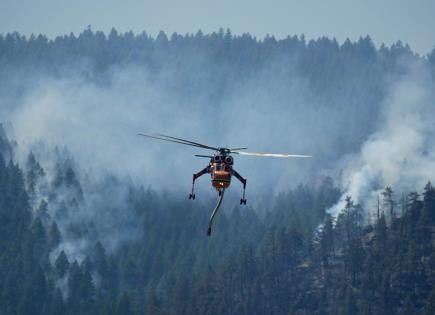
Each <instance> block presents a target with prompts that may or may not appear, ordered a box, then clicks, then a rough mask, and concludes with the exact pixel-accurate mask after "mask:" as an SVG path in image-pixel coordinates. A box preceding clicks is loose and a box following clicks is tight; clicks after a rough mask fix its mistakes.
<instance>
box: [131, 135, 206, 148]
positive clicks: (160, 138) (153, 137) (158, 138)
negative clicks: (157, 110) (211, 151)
mask: <svg viewBox="0 0 435 315" xmlns="http://www.w3.org/2000/svg"><path fill="white" fill-rule="evenodd" d="M138 135H139V136H142V137H147V138H152V139H157V140H163V141H168V142H173V143H179V144H184V145H190V146H192V147H195V148H201V149H208V148H206V147H203V146H200V145H196V144H190V143H186V142H181V141H176V140H171V139H165V138H162V137H157V136H151V135H146V134H143V133H138Z"/></svg>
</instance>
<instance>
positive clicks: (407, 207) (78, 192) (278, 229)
mask: <svg viewBox="0 0 435 315" xmlns="http://www.w3.org/2000/svg"><path fill="white" fill-rule="evenodd" d="M56 172H58V173H56V176H55V177H54V178H53V180H52V181H49V182H47V183H46V185H47V187H45V189H47V192H48V196H49V197H48V198H47V200H45V199H43V200H41V201H40V204H39V205H38V206H37V207H32V203H34V200H35V198H36V195H37V194H36V193H35V191H36V190H38V189H39V188H38V189H36V187H40V184H41V182H43V178H44V177H45V171H44V169H43V168H42V167H41V166H40V164H39V163H38V161H37V160H35V158H34V156H33V155H30V156H29V159H28V161H27V165H26V166H25V168H24V169H21V168H20V167H19V166H18V165H16V164H14V162H13V161H9V162H6V161H5V159H4V158H3V155H2V156H1V158H0V180H1V190H0V225H1V228H0V231H1V238H0V240H1V241H0V247H1V255H0V276H1V279H2V281H1V288H0V290H1V291H0V292H1V295H0V306H1V307H0V309H1V310H2V314H30V313H31V314H89V313H96V314H289V313H290V314H336V313H338V314H396V313H399V314H416V313H417V312H421V314H433V312H434V310H435V282H434V281H435V280H434V279H435V277H434V274H435V255H434V233H433V232H434V230H435V189H434V187H433V186H432V185H431V184H430V183H428V184H427V185H426V187H425V188H424V190H423V192H422V193H421V195H420V194H418V193H417V192H412V193H410V194H409V195H408V196H407V197H406V198H405V199H404V200H402V202H401V203H400V204H396V203H395V202H394V201H393V200H394V198H393V191H392V189H391V188H389V187H387V188H386V189H385V191H384V192H383V194H382V199H381V203H380V205H379V209H378V211H379V212H378V213H379V217H378V219H377V220H376V222H375V223H374V224H373V225H370V224H367V223H366V221H365V220H364V216H363V212H364V209H362V208H361V207H360V206H359V205H356V204H354V203H353V202H352V200H351V198H350V197H349V198H347V200H346V206H345V207H344V209H342V212H341V214H340V215H339V217H338V218H337V220H336V222H335V223H334V222H333V220H332V218H331V216H330V215H328V214H325V209H326V208H328V207H330V206H331V205H333V204H334V203H335V202H336V201H337V200H338V197H339V191H338V190H337V189H335V188H334V187H333V183H332V180H331V179H330V178H326V179H324V180H323V182H322V183H321V185H320V186H318V187H316V188H312V187H307V186H302V185H300V186H298V187H297V188H295V189H294V190H291V191H288V192H286V193H282V194H280V195H278V196H276V197H275V198H274V201H273V204H274V206H273V208H272V209H270V211H268V212H267V215H266V217H264V218H261V219H260V218H259V217H258V216H257V215H256V212H255V211H254V210H253V209H252V208H243V209H241V208H238V207H236V208H234V210H233V211H232V212H230V213H228V214H222V215H221V216H220V217H219V219H218V222H217V226H216V232H215V235H213V236H212V238H207V237H206V236H205V226H206V225H205V224H204V223H205V222H206V219H207V215H208V211H207V210H208V209H207V208H204V207H197V206H191V205H189V204H188V203H187V201H185V200H179V199H177V197H175V196H171V195H162V194H161V193H158V192H154V191H152V190H147V191H146V190H144V189H143V188H141V187H133V186H132V187H129V188H128V189H129V193H128V199H127V200H125V205H124V207H123V209H124V211H125V215H128V216H131V218H130V219H131V221H130V222H134V223H130V224H131V226H125V225H124V226H123V225H122V224H120V225H119V226H113V227H112V229H113V230H111V231H107V233H109V235H98V222H97V221H94V220H104V216H106V215H108V213H107V208H98V209H96V210H97V211H99V212H100V213H99V215H98V216H97V217H96V218H93V219H90V218H85V217H83V216H82V215H80V214H79V213H78V212H79V211H80V210H79V208H80V207H81V206H82V204H85V203H86V202H87V201H86V198H87V197H88V196H87V192H86V191H84V192H83V191H82V189H81V183H80V182H79V181H78V180H77V176H76V175H75V172H74V170H73V169H72V168H71V167H66V168H63V166H59V167H58V168H57V169H56ZM112 180H114V179H112ZM62 186H63V187H62ZM60 192H62V196H60ZM106 206H109V205H106ZM48 208H51V210H50V212H49V211H48ZM50 213H51V215H50ZM322 222H323V223H322ZM58 223H60V224H62V225H63V228H62V232H61V231H60V229H59V227H58ZM320 223H322V224H321V225H320V226H319V224H320ZM65 224H66V225H65ZM96 226H97V227H96ZM116 229H123V230H124V231H123V232H124V233H133V232H135V233H136V234H135V235H131V237H130V238H129V239H128V240H124V241H122V242H121V243H120V244H118V245H117V246H116V248H115V249H111V250H110V253H109V252H108V251H107V250H106V249H105V248H104V246H103V245H102V243H101V242H99V241H98V239H99V238H102V239H104V240H105V241H106V243H107V244H111V243H112V242H117V241H116V240H115V238H118V237H119V235H118V233H120V232H122V231H119V230H116ZM111 238H113V239H112V240H111ZM74 240H76V241H80V242H87V243H90V244H87V245H86V247H84V248H82V249H83V250H82V251H81V255H78V256H74V255H70V257H68V255H66V253H65V251H64V250H59V249H62V248H64V249H65V250H67V251H68V249H69V248H68V247H69V246H73V245H72V244H75V243H74ZM64 242H66V244H64V245H62V243H64ZM76 245H77V244H76ZM77 246H78V245H77ZM70 253H73V252H70Z"/></svg>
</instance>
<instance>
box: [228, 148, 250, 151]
mask: <svg viewBox="0 0 435 315" xmlns="http://www.w3.org/2000/svg"><path fill="white" fill-rule="evenodd" d="M240 150H248V148H234V149H230V151H240Z"/></svg>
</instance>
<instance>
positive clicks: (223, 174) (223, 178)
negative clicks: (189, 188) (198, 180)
mask: <svg viewBox="0 0 435 315" xmlns="http://www.w3.org/2000/svg"><path fill="white" fill-rule="evenodd" d="M210 168H211V172H210V174H211V183H212V185H213V187H214V188H216V189H217V190H219V191H220V190H222V189H226V188H228V187H229V186H230V183H231V169H232V167H231V165H228V164H225V163H224V162H221V163H217V162H211V163H210Z"/></svg>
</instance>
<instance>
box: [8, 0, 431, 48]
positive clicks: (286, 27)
mask: <svg viewBox="0 0 435 315" xmlns="http://www.w3.org/2000/svg"><path fill="white" fill-rule="evenodd" d="M88 25H91V27H92V29H93V30H103V31H105V32H108V31H109V30H110V29H111V28H112V27H115V28H116V29H117V30H118V31H121V32H124V31H129V30H132V31H134V32H135V33H140V32H142V31H146V32H147V33H148V34H151V35H156V34H157V33H158V32H159V31H160V30H163V31H165V32H167V33H169V34H171V33H173V32H177V33H180V34H185V33H196V32H197V31H198V30H199V29H201V30H202V31H203V32H204V33H209V32H213V31H217V30H218V29H219V28H224V29H226V28H230V29H231V31H232V33H233V34H242V33H245V32H249V33H251V34H252V35H254V36H256V37H257V38H263V37H264V36H265V35H266V34H269V35H273V36H275V37H276V38H284V37H286V36H287V35H301V34H304V35H305V37H306V38H307V39H312V38H318V37H321V36H328V37H330V38H332V37H335V38H336V39H337V40H338V41H339V42H343V41H344V40H345V39H346V38H350V39H351V40H357V39H358V38H359V37H360V36H366V35H370V37H371V38H372V39H373V41H374V43H375V44H376V45H377V46H379V45H380V44H381V43H385V44H386V45H391V44H393V43H395V42H397V41H398V40H401V41H402V42H404V43H408V44H409V45H410V46H411V48H412V50H413V51H415V52H417V53H419V54H421V55H426V54H427V53H429V52H430V51H431V50H432V49H433V48H434V47H435V0H414V1H411V0H409V1H406V0H381V1H379V0H360V1H358V0H317V1H315V0H269V1H258V0H220V1H218V0H184V1H180V0H158V1H146V0H124V1H120V0H92V1H89V0H74V1H72V0H0V33H3V34H5V33H8V32H12V31H18V32H20V33H22V34H25V35H30V34H32V33H34V34H40V33H42V34H45V35H47V36H48V37H49V38H54V37H56V36H57V35H63V34H69V33H70V32H73V33H75V34H77V33H79V32H81V31H82V30H84V29H85V28H86V27H87V26H88Z"/></svg>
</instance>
